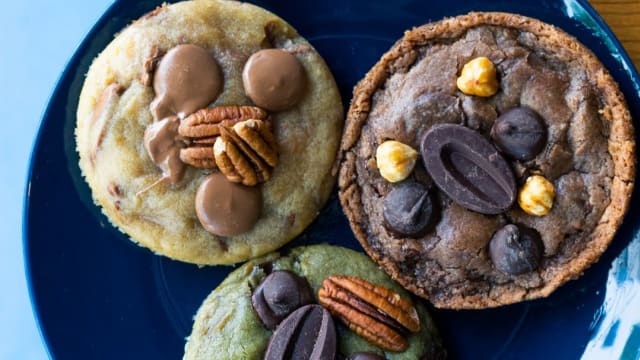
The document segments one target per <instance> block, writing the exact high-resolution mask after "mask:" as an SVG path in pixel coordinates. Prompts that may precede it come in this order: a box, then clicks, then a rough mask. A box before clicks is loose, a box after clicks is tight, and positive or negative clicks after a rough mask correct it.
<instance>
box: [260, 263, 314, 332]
mask: <svg viewBox="0 0 640 360" xmlns="http://www.w3.org/2000/svg"><path fill="white" fill-rule="evenodd" d="M312 302H313V293H312V291H311V288H310V287H309V283H308V282H307V280H306V279H304V278H302V277H300V276H298V275H296V274H294V273H292V272H290V271H286V270H279V271H274V272H272V273H271V274H269V275H267V276H266V277H265V278H264V279H262V281H261V282H260V284H258V286H257V287H256V289H255V290H254V291H253V294H252V295H251V304H252V305H253V309H254V310H255V311H256V313H257V314H258V317H259V318H260V321H262V323H263V324H264V326H265V327H266V328H268V329H271V330H273V329H275V328H276V326H278V324H279V323H280V322H281V321H282V320H283V319H284V318H286V317H287V316H288V315H289V314H291V313H292V312H293V311H294V310H296V309H298V308H299V307H301V306H303V305H307V304H311V303H312Z"/></svg>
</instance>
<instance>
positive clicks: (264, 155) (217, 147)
mask: <svg viewBox="0 0 640 360" xmlns="http://www.w3.org/2000/svg"><path fill="white" fill-rule="evenodd" d="M213 155H214V157H215V162H216V165H217V166H218V168H219V169H220V172H222V173H223V174H224V175H225V176H226V177H227V179H229V181H231V182H237V183H242V184H244V185H247V186H253V185H256V184H257V183H259V182H264V181H267V180H269V179H270V178H271V169H272V168H273V167H274V166H276V165H277V163H278V153H277V150H276V143H275V139H274V138H273V134H272V133H271V130H270V129H269V127H268V125H267V124H266V123H265V122H263V121H262V120H257V119H249V120H246V121H243V122H239V123H237V124H235V125H234V126H233V128H231V129H229V128H227V127H224V126H223V127H220V137H218V138H217V139H216V142H215V144H214V145H213Z"/></svg>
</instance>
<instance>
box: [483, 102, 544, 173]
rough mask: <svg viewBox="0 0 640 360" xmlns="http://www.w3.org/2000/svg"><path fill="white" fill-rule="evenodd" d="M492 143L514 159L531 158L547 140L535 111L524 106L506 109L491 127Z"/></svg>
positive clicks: (541, 122)
mask: <svg viewBox="0 0 640 360" xmlns="http://www.w3.org/2000/svg"><path fill="white" fill-rule="evenodd" d="M491 138H492V139H493V143H494V144H495V145H496V146H497V147H498V149H500V151H502V152H503V153H504V154H506V155H507V156H509V157H510V158H513V159H515V160H522V161H526V160H531V159H533V158H535V157H536V155H538V154H539V153H540V152H541V151H542V149H543V148H544V145H545V144H546V142H547V128H546V125H545V123H544V121H543V120H542V118H541V117H540V115H538V114H537V113H536V112H535V111H533V110H531V109H529V108H526V107H516V108H513V109H509V110H507V111H506V112H505V113H503V114H502V115H500V117H498V119H496V121H495V123H494V124H493V127H492V128H491Z"/></svg>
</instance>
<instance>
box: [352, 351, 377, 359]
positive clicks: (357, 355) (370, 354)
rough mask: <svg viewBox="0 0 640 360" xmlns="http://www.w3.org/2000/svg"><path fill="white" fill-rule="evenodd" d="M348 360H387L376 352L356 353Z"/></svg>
mask: <svg viewBox="0 0 640 360" xmlns="http://www.w3.org/2000/svg"><path fill="white" fill-rule="evenodd" d="M347 360H385V359H384V356H382V355H378V354H376V353H374V352H369V351H366V352H356V353H353V354H351V355H349V357H348V358H347Z"/></svg>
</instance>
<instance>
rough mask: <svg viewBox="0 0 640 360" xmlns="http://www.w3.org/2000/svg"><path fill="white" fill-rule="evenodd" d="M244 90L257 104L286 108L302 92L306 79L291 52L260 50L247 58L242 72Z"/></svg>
mask: <svg viewBox="0 0 640 360" xmlns="http://www.w3.org/2000/svg"><path fill="white" fill-rule="evenodd" d="M242 84H243V85H244V91H245V93H246V94H247V96H249V98H250V99H251V101H253V102H254V104H256V105H257V106H259V107H262V108H265V109H267V110H271V111H282V110H286V109H288V108H290V107H292V106H293V105H295V104H296V103H297V102H298V101H299V100H300V99H301V98H302V96H303V95H304V90H305V87H306V85H307V78H306V75H305V71H304V67H303V66H302V64H301V63H300V61H299V60H298V58H296V57H295V56H294V55H292V54H291V53H289V52H286V51H284V50H280V49H264V50H260V51H258V52H256V53H254V54H253V55H251V57H250V58H249V60H247V63H246V64H245V65H244V70H243V71H242Z"/></svg>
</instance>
